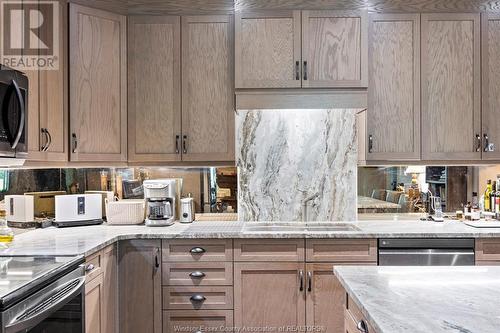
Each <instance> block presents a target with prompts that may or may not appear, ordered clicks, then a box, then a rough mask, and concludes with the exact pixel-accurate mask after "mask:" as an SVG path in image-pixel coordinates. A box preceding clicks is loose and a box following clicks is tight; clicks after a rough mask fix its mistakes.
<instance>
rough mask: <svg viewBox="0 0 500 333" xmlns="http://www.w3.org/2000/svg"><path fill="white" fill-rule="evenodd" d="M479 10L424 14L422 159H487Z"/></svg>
mask: <svg viewBox="0 0 500 333" xmlns="http://www.w3.org/2000/svg"><path fill="white" fill-rule="evenodd" d="M479 22H480V19H479V14H423V15H422V158H423V159H425V160H477V159H480V158H481V141H480V139H479V140H478V139H477V136H479V135H480V130H481V127H480V125H481V123H480V122H481V119H480V106H481V105H480V49H479V48H480V30H479V29H480V24H479Z"/></svg>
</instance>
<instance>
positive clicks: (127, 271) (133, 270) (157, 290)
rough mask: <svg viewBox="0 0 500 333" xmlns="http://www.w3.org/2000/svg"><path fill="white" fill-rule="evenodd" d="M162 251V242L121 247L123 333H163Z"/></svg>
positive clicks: (138, 242) (125, 243) (133, 242)
mask: <svg viewBox="0 0 500 333" xmlns="http://www.w3.org/2000/svg"><path fill="white" fill-rule="evenodd" d="M160 248H161V241H160V240H127V241H121V242H120V243H119V245H118V258H119V259H118V278H119V286H120V293H119V300H120V302H119V303H120V306H119V315H120V327H119V332H120V333H137V332H144V333H145V332H148V333H160V332H161V331H162V327H161V316H162V312H161V311H162V309H161V267H160V266H161V253H160ZM172 332H173V331H172Z"/></svg>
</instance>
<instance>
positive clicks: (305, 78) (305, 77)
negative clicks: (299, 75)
mask: <svg viewBox="0 0 500 333" xmlns="http://www.w3.org/2000/svg"><path fill="white" fill-rule="evenodd" d="M306 80H307V61H304V81H306Z"/></svg>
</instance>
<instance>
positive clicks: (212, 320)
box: [163, 310, 233, 333]
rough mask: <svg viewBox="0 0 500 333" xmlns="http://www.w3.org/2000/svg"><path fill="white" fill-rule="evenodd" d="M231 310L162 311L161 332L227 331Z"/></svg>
mask: <svg viewBox="0 0 500 333" xmlns="http://www.w3.org/2000/svg"><path fill="white" fill-rule="evenodd" d="M231 327H233V310H200V311H198V310H173V311H165V312H163V333H175V332H188V333H189V332H193V333H199V332H228V328H231Z"/></svg>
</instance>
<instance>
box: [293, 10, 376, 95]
mask: <svg viewBox="0 0 500 333" xmlns="http://www.w3.org/2000/svg"><path fill="white" fill-rule="evenodd" d="M367 34H368V24H367V16H366V12H364V11H331V10H318V11H307V10H306V11H303V12H302V60H303V66H304V68H303V71H304V74H303V75H302V86H303V87H366V86H367V85H368V81H367V78H368V76H367V74H368V71H367V58H368V50H367V46H368V43H367ZM305 72H307V74H305Z"/></svg>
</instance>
